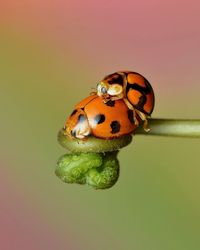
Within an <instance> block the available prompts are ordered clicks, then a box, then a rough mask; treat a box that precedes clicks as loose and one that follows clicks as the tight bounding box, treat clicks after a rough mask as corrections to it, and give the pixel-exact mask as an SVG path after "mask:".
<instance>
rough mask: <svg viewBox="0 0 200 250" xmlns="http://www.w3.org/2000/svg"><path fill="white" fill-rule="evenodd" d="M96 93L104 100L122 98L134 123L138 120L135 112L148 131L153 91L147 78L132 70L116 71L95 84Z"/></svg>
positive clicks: (152, 106)
mask: <svg viewBox="0 0 200 250" xmlns="http://www.w3.org/2000/svg"><path fill="white" fill-rule="evenodd" d="M97 95H98V96H101V97H102V98H103V99H104V102H105V103H106V102H108V101H110V100H111V101H114V100H118V99H124V102H125V103H126V105H127V106H128V108H129V109H131V110H133V112H134V120H135V124H136V125H138V124H139V121H138V119H137V118H136V117H137V116H136V114H138V115H139V117H140V118H141V119H142V120H143V121H144V129H145V130H146V131H148V130H149V129H148V127H147V117H148V116H150V115H151V113H152V112H153V109H154V101H155V97H154V91H153V89H152V87H151V84H150V83H149V82H148V81H147V79H146V78H145V77H144V76H142V75H140V74H139V73H136V72H132V71H118V72H115V73H113V74H110V75H108V76H106V77H105V78H104V79H103V80H102V81H101V82H99V83H98V84H97Z"/></svg>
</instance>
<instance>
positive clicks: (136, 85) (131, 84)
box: [126, 80, 151, 95]
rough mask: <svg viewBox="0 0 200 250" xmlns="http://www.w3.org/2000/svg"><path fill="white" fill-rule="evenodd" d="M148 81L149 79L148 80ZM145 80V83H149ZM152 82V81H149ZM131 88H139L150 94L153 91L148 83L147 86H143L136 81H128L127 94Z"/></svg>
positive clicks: (143, 92) (138, 89) (140, 90)
mask: <svg viewBox="0 0 200 250" xmlns="http://www.w3.org/2000/svg"><path fill="white" fill-rule="evenodd" d="M146 81H147V80H146ZM146 81H145V85H146V84H147V83H146ZM149 84H150V83H149ZM130 89H134V90H137V91H139V92H140V93H141V94H145V95H147V94H149V93H151V88H150V86H149V85H146V86H145V87H142V86H140V85H138V84H137V83H136V82H135V83H127V86H126V94H127V93H128V92H129V90H130Z"/></svg>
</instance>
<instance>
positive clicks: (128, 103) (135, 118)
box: [123, 98, 140, 126]
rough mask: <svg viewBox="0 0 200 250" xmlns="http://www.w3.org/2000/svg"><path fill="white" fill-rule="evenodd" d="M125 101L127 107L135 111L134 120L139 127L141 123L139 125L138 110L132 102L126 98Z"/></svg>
mask: <svg viewBox="0 0 200 250" xmlns="http://www.w3.org/2000/svg"><path fill="white" fill-rule="evenodd" d="M123 100H124V102H125V103H126V105H127V107H128V108H129V109H130V110H132V111H133V120H134V123H135V125H136V126H139V124H140V123H139V120H138V119H137V111H136V109H135V108H134V107H133V106H132V105H131V104H130V102H129V101H128V100H127V99H126V98H124V99H123Z"/></svg>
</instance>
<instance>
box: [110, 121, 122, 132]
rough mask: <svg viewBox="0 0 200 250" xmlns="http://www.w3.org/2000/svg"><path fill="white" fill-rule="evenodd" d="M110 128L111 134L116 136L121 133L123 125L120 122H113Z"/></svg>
mask: <svg viewBox="0 0 200 250" xmlns="http://www.w3.org/2000/svg"><path fill="white" fill-rule="evenodd" d="M110 127H111V129H112V131H111V134H116V133H118V132H119V131H120V127H121V125H120V123H119V122H118V121H112V122H111V124H110Z"/></svg>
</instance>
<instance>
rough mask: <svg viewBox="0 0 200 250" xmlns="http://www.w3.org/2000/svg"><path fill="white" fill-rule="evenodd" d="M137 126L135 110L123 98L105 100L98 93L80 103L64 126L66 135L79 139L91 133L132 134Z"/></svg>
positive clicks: (99, 136)
mask: <svg viewBox="0 0 200 250" xmlns="http://www.w3.org/2000/svg"><path fill="white" fill-rule="evenodd" d="M136 115H137V114H136ZM137 119H139V117H138V118H137ZM136 128H137V125H136V124H135V121H134V112H133V110H130V109H129V108H128V107H127V105H126V103H125V102H124V100H123V99H118V100H109V101H107V102H103V101H102V98H101V97H99V96H98V95H90V96H88V97H87V98H85V99H83V100H82V101H81V102H80V103H78V104H77V105H76V106H75V109H74V111H73V112H72V114H71V116H70V117H69V118H68V119H67V121H66V123H65V127H64V129H65V135H67V136H68V137H70V138H78V139H85V138H87V137H88V136H90V135H93V136H95V137H98V138H103V139H113V138H117V137H120V136H123V135H127V134H131V133H132V132H133V131H134V130H135V129H136Z"/></svg>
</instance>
